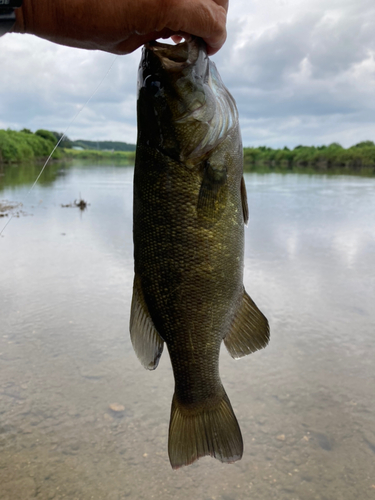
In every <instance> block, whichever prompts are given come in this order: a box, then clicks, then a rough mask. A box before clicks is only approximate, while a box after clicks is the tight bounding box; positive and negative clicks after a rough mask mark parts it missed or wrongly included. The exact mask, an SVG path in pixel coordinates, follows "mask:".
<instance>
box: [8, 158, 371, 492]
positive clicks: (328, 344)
mask: <svg viewBox="0 0 375 500" xmlns="http://www.w3.org/2000/svg"><path fill="white" fill-rule="evenodd" d="M18 168H19V167H8V168H7V169H5V170H4V172H3V173H4V175H3V176H0V202H1V201H3V202H4V200H8V202H11V201H15V202H18V201H24V200H25V199H26V193H27V191H28V190H29V188H30V185H31V182H32V180H31V178H30V177H31V176H25V173H24V172H25V170H23V171H22V169H19V170H17V169H18ZM18 171H19V172H21V171H22V172H23V173H22V174H21V173H20V174H19V175H18V174H17V172H18ZM132 175H133V170H132V168H130V167H119V166H115V165H105V166H103V165H102V166H99V165H84V164H79V163H76V164H74V165H73V166H72V167H69V168H68V167H66V168H64V167H62V166H56V165H53V166H52V170H51V171H50V172H49V177H48V182H45V183H43V181H42V183H41V184H38V185H37V186H36V187H35V189H34V190H33V191H32V193H31V195H30V196H29V198H28V199H27V201H26V202H25V203H24V205H23V207H22V212H23V213H21V214H20V216H19V217H18V218H17V217H15V218H14V219H13V220H12V221H11V223H10V224H9V225H8V227H7V228H6V230H5V231H4V234H3V236H2V237H1V238H0V263H1V278H0V325H1V326H0V328H1V329H0V499H1V500H16V499H20V500H25V499H29V498H30V499H31V498H38V499H40V500H47V499H63V498H66V499H69V500H74V499H77V500H78V499H79V500H86V499H87V500H88V499H95V500H96V499H109V500H120V499H121V500H122V499H125V498H132V499H151V498H154V499H159V498H160V499H161V498H162V499H163V500H166V499H172V498H173V499H177V500H185V499H186V498H200V499H204V500H209V499H213V500H215V499H216V500H232V499H233V500H234V499H236V500H242V499H249V498H251V499H252V500H258V499H259V500H270V499H282V500H284V499H285V500H297V499H298V500H313V499H314V500H331V499H332V500H353V499H354V498H359V499H361V500H362V499H363V500H366V499H370V498H374V497H375V400H374V393H375V368H374V360H375V345H374V325H375V308H374V305H373V304H374V292H375V179H374V178H363V177H347V176H341V177H338V176H337V177H336V176H332V177H327V176H324V175H299V174H286V175H282V174H266V175H259V174H247V175H246V183H247V188H248V197H249V206H250V223H249V227H248V229H247V230H246V262H245V286H246V289H247V291H248V292H249V293H250V295H251V296H252V297H253V299H254V300H255V301H256V302H257V304H258V305H259V307H260V309H261V310H262V311H263V312H264V313H265V314H266V316H267V317H268V319H269V321H270V325H271V343H270V345H269V346H268V347H267V348H266V349H265V350H263V351H262V352H258V353H255V354H253V355H251V356H248V357H246V358H244V359H242V360H240V361H234V360H232V359H231V358H230V356H229V355H228V354H227V352H226V351H225V349H224V348H223V350H222V354H221V360H220V363H221V365H220V371H221V375H222V379H223V383H224V386H225V388H226V389H227V392H228V395H229V397H230V399H231V402H232V405H233V407H234V410H235V413H236V415H237V417H238V420H239V423H240V426H241V429H242V432H243V437H244V442H245V451H244V457H243V459H242V460H241V461H240V462H237V463H235V464H233V465H224V464H221V463H220V462H218V461H217V460H214V459H212V458H209V457H206V458H204V459H201V460H199V461H198V462H196V463H195V464H193V465H192V466H190V467H185V468H182V469H179V470H178V471H172V469H171V468H170V465H169V461H168V455H167V433H168V422H169V412H170V403H171V398H172V393H173V376H172V371H171V367H170V362H169V359H168V355H167V353H166V352H165V353H164V354H163V356H162V359H161V362H160V366H159V368H158V369H157V370H156V371H155V372H148V371H146V370H144V369H143V368H142V366H141V365H140V363H139V362H138V360H137V359H136V357H135V355H134V353H133V350H132V347H131V343H130V339H129V334H128V322H129V309H130V301H131V290H132V278H133V262H132V228H131V218H132V215H131V210H132ZM80 196H82V198H83V199H85V200H87V201H88V203H89V204H90V205H89V206H88V208H87V210H85V211H84V212H81V211H80V210H79V209H78V208H76V207H74V208H62V207H61V204H69V203H72V202H73V201H74V200H75V199H78V198H79V197H80ZM6 220H7V218H6V217H3V218H0V230H1V228H2V227H3V225H4V223H5V222H6ZM114 403H117V404H118V405H122V406H123V408H124V409H123V410H121V411H114V410H113V409H111V408H110V405H113V404H114ZM113 408H115V409H117V410H118V409H119V408H116V407H113ZM120 409H121V407H120Z"/></svg>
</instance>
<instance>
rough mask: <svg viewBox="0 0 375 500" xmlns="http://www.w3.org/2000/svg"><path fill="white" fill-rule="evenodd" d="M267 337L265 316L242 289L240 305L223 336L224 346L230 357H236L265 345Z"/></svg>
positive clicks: (268, 333) (268, 334) (267, 327)
mask: <svg viewBox="0 0 375 500" xmlns="http://www.w3.org/2000/svg"><path fill="white" fill-rule="evenodd" d="M269 338H270V330H269V326H268V321H267V318H266V317H265V316H264V315H263V314H262V313H261V312H260V311H259V309H258V307H257V306H256V305H255V303H254V302H253V300H252V299H251V298H250V297H249V295H248V294H247V293H246V291H245V290H244V291H243V296H242V302H241V305H240V307H239V309H238V311H237V314H236V315H235V317H234V319H233V322H232V326H231V329H230V331H229V333H228V334H227V335H226V336H225V338H224V344H225V347H226V348H227V349H228V351H229V354H230V355H231V356H232V358H235V359H238V358H242V356H246V355H247V354H250V353H252V352H255V351H258V350H259V349H262V348H263V347H266V345H267V344H268V341H269Z"/></svg>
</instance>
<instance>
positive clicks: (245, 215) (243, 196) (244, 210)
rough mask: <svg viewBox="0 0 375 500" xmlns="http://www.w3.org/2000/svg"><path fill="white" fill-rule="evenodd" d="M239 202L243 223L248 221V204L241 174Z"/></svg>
mask: <svg viewBox="0 0 375 500" xmlns="http://www.w3.org/2000/svg"><path fill="white" fill-rule="evenodd" d="M241 202H242V213H243V221H244V224H245V225H247V223H248V222H249V205H248V204H247V193H246V184H245V179H244V178H243V176H242V177H241Z"/></svg>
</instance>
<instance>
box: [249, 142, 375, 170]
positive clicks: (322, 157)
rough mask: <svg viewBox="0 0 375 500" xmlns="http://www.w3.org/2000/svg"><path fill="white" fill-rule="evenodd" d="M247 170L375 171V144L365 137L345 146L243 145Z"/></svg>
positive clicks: (336, 144) (335, 144)
mask: <svg viewBox="0 0 375 500" xmlns="http://www.w3.org/2000/svg"><path fill="white" fill-rule="evenodd" d="M244 163H245V170H251V168H252V167H254V166H262V165H264V166H268V167H279V168H282V169H293V168H306V167H308V168H312V169H315V170H334V169H335V170H337V169H344V170H345V169H351V170H359V169H362V168H367V169H369V170H372V171H373V172H374V171H375V144H374V142H373V141H362V142H359V143H358V144H356V145H355V146H351V147H350V148H347V149H345V148H343V147H342V146H341V145H340V144H338V143H337V142H334V143H332V144H330V145H329V146H317V147H315V146H302V145H300V146H296V147H295V148H294V149H289V148H288V147H286V146H285V147H284V148H283V149H272V148H269V147H266V146H260V147H258V148H244Z"/></svg>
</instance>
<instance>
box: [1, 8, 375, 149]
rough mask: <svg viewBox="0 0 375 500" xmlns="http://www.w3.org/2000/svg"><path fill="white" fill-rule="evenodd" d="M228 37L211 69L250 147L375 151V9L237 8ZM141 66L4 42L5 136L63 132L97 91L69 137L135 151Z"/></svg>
mask: <svg viewBox="0 0 375 500" xmlns="http://www.w3.org/2000/svg"><path fill="white" fill-rule="evenodd" d="M227 29H228V39H227V42H226V44H225V45H224V47H223V48H222V49H221V50H220V51H219V52H218V53H217V54H216V55H215V56H213V57H212V59H213V60H214V61H215V63H216V66H217V67H218V70H219V72H220V74H221V77H222V79H223V81H224V83H225V85H226V86H227V87H228V89H229V90H230V92H231V93H232V95H233V96H234V98H235V100H236V102H237V107H238V111H239V116H240V125H241V131H242V139H243V143H244V146H260V145H266V146H269V147H274V148H275V147H276V148H278V147H284V146H288V147H290V148H293V147H295V146H297V145H299V144H304V145H315V146H317V145H322V144H330V143H332V142H339V143H340V144H342V145H343V146H344V147H349V146H351V145H353V144H356V143H358V142H360V141H364V140H374V141H375V2H374V0H232V1H231V3H230V7H229V13H228V27H227ZM140 57H141V53H140V50H137V51H136V52H134V53H132V54H129V55H125V56H117V57H116V56H114V55H112V54H107V53H104V52H100V51H86V50H81V49H73V48H68V47H63V46H60V45H56V44H53V43H51V42H47V41H45V40H42V39H38V38H37V37H34V36H31V35H20V34H7V35H5V36H3V37H1V38H0V89H1V97H0V128H11V129H14V130H20V129H22V128H24V127H25V128H29V129H30V130H32V131H35V130H37V129H39V128H43V129H48V130H55V131H59V132H64V131H65V130H66V129H67V127H68V126H69V124H70V123H71V121H72V120H73V118H74V117H75V115H76V114H77V113H78V111H79V110H80V109H81V108H82V107H83V106H84V105H85V103H87V101H88V100H89V99H90V97H91V96H92V94H93V92H94V91H95V90H97V91H96V93H95V95H94V96H93V97H92V98H91V100H90V101H89V102H88V103H87V104H86V106H85V107H84V109H83V110H82V111H81V113H80V114H79V116H78V117H77V118H76V119H75V121H74V122H73V123H72V124H71V125H70V127H69V130H68V131H67V135H68V137H69V138H71V139H73V140H76V139H88V140H113V141H124V142H129V143H135V142H136V131H137V127H136V80H137V68H138V64H139V60H140ZM109 68H111V69H110V70H109ZM108 70H109V72H108ZM107 73H108V74H107ZM103 78H104V80H103ZM100 82H102V83H101V84H100ZM99 84H100V86H99V88H98V85H99Z"/></svg>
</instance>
